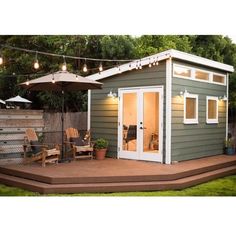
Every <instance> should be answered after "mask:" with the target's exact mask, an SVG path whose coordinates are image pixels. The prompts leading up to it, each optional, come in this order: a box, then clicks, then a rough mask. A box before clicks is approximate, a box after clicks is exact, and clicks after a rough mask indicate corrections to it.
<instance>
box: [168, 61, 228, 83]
mask: <svg viewBox="0 0 236 236" xmlns="http://www.w3.org/2000/svg"><path fill="white" fill-rule="evenodd" d="M175 66H178V67H182V68H185V69H188V70H189V69H190V70H191V76H190V77H188V76H181V75H175V74H174V70H173V75H172V76H173V77H174V78H180V79H188V80H192V81H197V82H202V83H208V84H217V85H221V86H226V75H224V74H220V73H215V72H213V71H208V70H203V69H198V68H195V67H189V66H185V65H182V64H178V63H173V67H174V68H175ZM196 70H199V71H202V72H206V73H209V80H201V79H196V78H195V71H196ZM213 74H214V75H220V76H224V78H225V79H224V83H218V82H214V81H213Z"/></svg>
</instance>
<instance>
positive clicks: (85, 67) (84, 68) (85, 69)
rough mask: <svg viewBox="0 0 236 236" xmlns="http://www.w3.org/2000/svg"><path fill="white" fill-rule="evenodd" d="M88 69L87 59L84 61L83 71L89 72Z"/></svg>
mask: <svg viewBox="0 0 236 236" xmlns="http://www.w3.org/2000/svg"><path fill="white" fill-rule="evenodd" d="M87 71H88V68H87V65H86V60H85V63H84V66H83V72H85V73H86V72H87Z"/></svg>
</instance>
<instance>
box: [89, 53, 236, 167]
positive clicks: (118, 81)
mask: <svg viewBox="0 0 236 236" xmlns="http://www.w3.org/2000/svg"><path fill="white" fill-rule="evenodd" d="M233 71H234V68H233V67H232V66H230V65H226V64H223V63H220V62H216V61H213V60H209V59H206V58H202V57H199V56H195V55H192V54H188V53H185V52H181V51H177V50H173V49H171V50H167V51H164V52H161V53H158V54H155V55H152V56H149V57H145V58H142V59H140V60H135V61H132V62H130V63H126V64H123V65H120V66H118V67H115V68H112V69H108V70H105V71H102V72H101V73H97V74H93V75H90V76H88V77H87V78H90V79H93V80H98V81H99V82H102V83H103V89H102V90H94V91H89V93H88V128H89V129H91V132H92V136H93V138H94V139H96V138H99V137H103V138H105V139H107V140H108V141H109V149H108V156H110V157H117V158H124V159H134V160H146V161H154V162H160V163H165V164H171V163H173V162H178V161H184V160H190V159H196V158H201V157H206V156H213V155H218V154H222V153H223V143H224V140H225V138H226V137H227V134H228V84H229V83H228V81H229V73H231V72H233Z"/></svg>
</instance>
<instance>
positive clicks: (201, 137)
mask: <svg viewBox="0 0 236 236" xmlns="http://www.w3.org/2000/svg"><path fill="white" fill-rule="evenodd" d="M221 73H222V72H221ZM184 89H187V91H188V92H189V93H192V94H197V95H198V122H199V124H183V117H184V105H183V101H184V99H183V98H181V97H180V96H179V94H180V91H183V90H184ZM225 94H226V86H222V85H215V84H209V83H204V82H197V81H192V80H188V79H180V78H172V148H171V149H172V161H182V160H189V159H194V158H200V157H204V156H211V155H217V154H222V152H223V142H224V138H225V129H226V106H225V105H226V103H225V102H223V101H219V106H218V109H219V112H218V116H219V117H218V121H219V123H218V124H206V96H217V97H219V96H223V95H225Z"/></svg>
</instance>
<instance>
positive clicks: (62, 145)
mask: <svg viewBox="0 0 236 236" xmlns="http://www.w3.org/2000/svg"><path fill="white" fill-rule="evenodd" d="M64 105H65V95H64V90H62V107H61V159H62V160H63V159H64Z"/></svg>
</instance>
